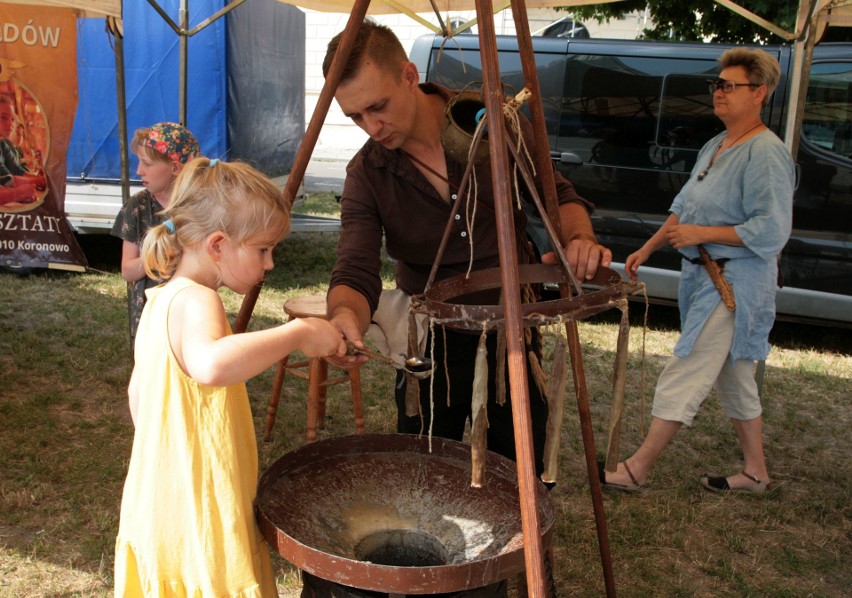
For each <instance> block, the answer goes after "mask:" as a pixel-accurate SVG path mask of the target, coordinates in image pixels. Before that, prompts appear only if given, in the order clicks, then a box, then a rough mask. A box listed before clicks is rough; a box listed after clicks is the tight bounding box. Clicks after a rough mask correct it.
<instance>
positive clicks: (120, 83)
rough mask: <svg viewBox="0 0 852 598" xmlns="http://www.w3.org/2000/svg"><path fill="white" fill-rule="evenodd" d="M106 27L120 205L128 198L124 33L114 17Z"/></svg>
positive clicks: (128, 168) (128, 161) (128, 175)
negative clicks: (112, 56)
mask: <svg viewBox="0 0 852 598" xmlns="http://www.w3.org/2000/svg"><path fill="white" fill-rule="evenodd" d="M107 28H108V30H109V31H110V32H112V35H113V52H114V53H115V88H116V102H117V108H118V148H119V157H120V160H121V205H124V204H126V203H127V200H128V199H130V156H129V152H128V144H127V93H126V86H125V80H124V34H123V32H122V29H121V27H120V26H119V24H118V22H117V20H116V19H114V18H113V17H109V18H107Z"/></svg>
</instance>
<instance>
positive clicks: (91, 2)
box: [0, 0, 121, 19]
mask: <svg viewBox="0 0 852 598" xmlns="http://www.w3.org/2000/svg"><path fill="white" fill-rule="evenodd" d="M0 1H2V2H8V3H10V4H35V5H40V6H55V7H56V8H73V9H74V10H77V11H79V12H78V16H80V17H112V18H115V19H120V18H121V0H0Z"/></svg>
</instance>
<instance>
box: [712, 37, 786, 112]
mask: <svg viewBox="0 0 852 598" xmlns="http://www.w3.org/2000/svg"><path fill="white" fill-rule="evenodd" d="M719 65H720V66H721V68H722V69H726V68H730V67H734V66H741V67H743V68H744V69H745V71H746V77H748V81H749V83H756V84H758V85H765V86H766V97H765V98H764V100H763V103H764V104H766V103H767V102H769V98H770V97H771V96H772V93H773V92H774V91H775V88H776V87H778V80H779V79H780V78H781V67H780V66H779V65H778V61H777V60H776V59H775V58H773V57H772V55H771V54H770V53H769V52H766V51H765V50H756V49H755V50H752V49H749V48H731V49H730V50H727V51H726V52H724V53H723V54H722V55H721V56H720V57H719Z"/></svg>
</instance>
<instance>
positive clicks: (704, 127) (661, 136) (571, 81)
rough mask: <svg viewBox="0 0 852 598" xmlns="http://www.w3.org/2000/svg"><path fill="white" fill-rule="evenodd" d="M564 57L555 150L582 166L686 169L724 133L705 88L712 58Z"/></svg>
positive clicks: (709, 74)
mask: <svg viewBox="0 0 852 598" xmlns="http://www.w3.org/2000/svg"><path fill="white" fill-rule="evenodd" d="M568 62H569V65H568V73H567V75H566V78H565V93H564V96H563V98H562V122H561V126H560V140H559V149H560V151H573V152H576V153H578V154H579V155H580V157H581V158H583V161H584V162H586V163H589V164H597V165H601V166H613V167H621V168H641V169H655V170H660V169H662V170H674V171H678V172H687V173H688V172H689V171H690V170H691V169H692V166H693V165H694V164H695V159H696V156H697V152H698V150H699V149H701V146H702V145H704V143H705V142H706V141H707V140H708V139H710V138H711V137H712V136H713V135H715V134H716V133H718V132H719V131H721V130H722V125H721V123H720V122H719V120H718V119H717V118H715V116H714V115H713V102H712V98H711V96H710V94H709V93H708V91H707V80H708V79H710V78H712V77H713V76H714V75H713V69H714V62H713V61H698V60H682V61H676V62H675V63H673V61H672V60H671V59H665V60H662V59H655V58H649V59H631V58H628V57H623V56H621V57H619V56H593V55H578V56H573V57H571V58H570V60H569V61H568ZM672 71H676V72H678V71H679V72H683V73H686V74H668V73H671V72H672Z"/></svg>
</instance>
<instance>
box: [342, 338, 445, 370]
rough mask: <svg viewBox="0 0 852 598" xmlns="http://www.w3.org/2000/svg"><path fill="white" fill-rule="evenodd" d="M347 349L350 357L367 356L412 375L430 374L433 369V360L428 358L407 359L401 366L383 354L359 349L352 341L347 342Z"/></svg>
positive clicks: (415, 357)
mask: <svg viewBox="0 0 852 598" xmlns="http://www.w3.org/2000/svg"><path fill="white" fill-rule="evenodd" d="M346 348H347V351H346V352H347V354H349V355H366V356H367V357H369V358H370V359H377V360H379V361H381V362H384V363H386V364H388V365H392V366H393V367H395V368H396V369H398V370H399V369H401V370H405V371H406V372H409V373H412V374H420V373H422V372H428V371H430V370H431V369H432V360H431V359H429V358H428V357H417V356H414V357H406V358H405V360H404V364H405V365H404V366H400V364H399V362H398V361H395V360H393V359H391V358H390V357H388V356H387V355H382V354H381V353H376V352H375V351H371V350H370V349H366V348H365V349H359V348H358V347H356V346H355V345H354V344H353V343H352V342H351V341H346Z"/></svg>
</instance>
